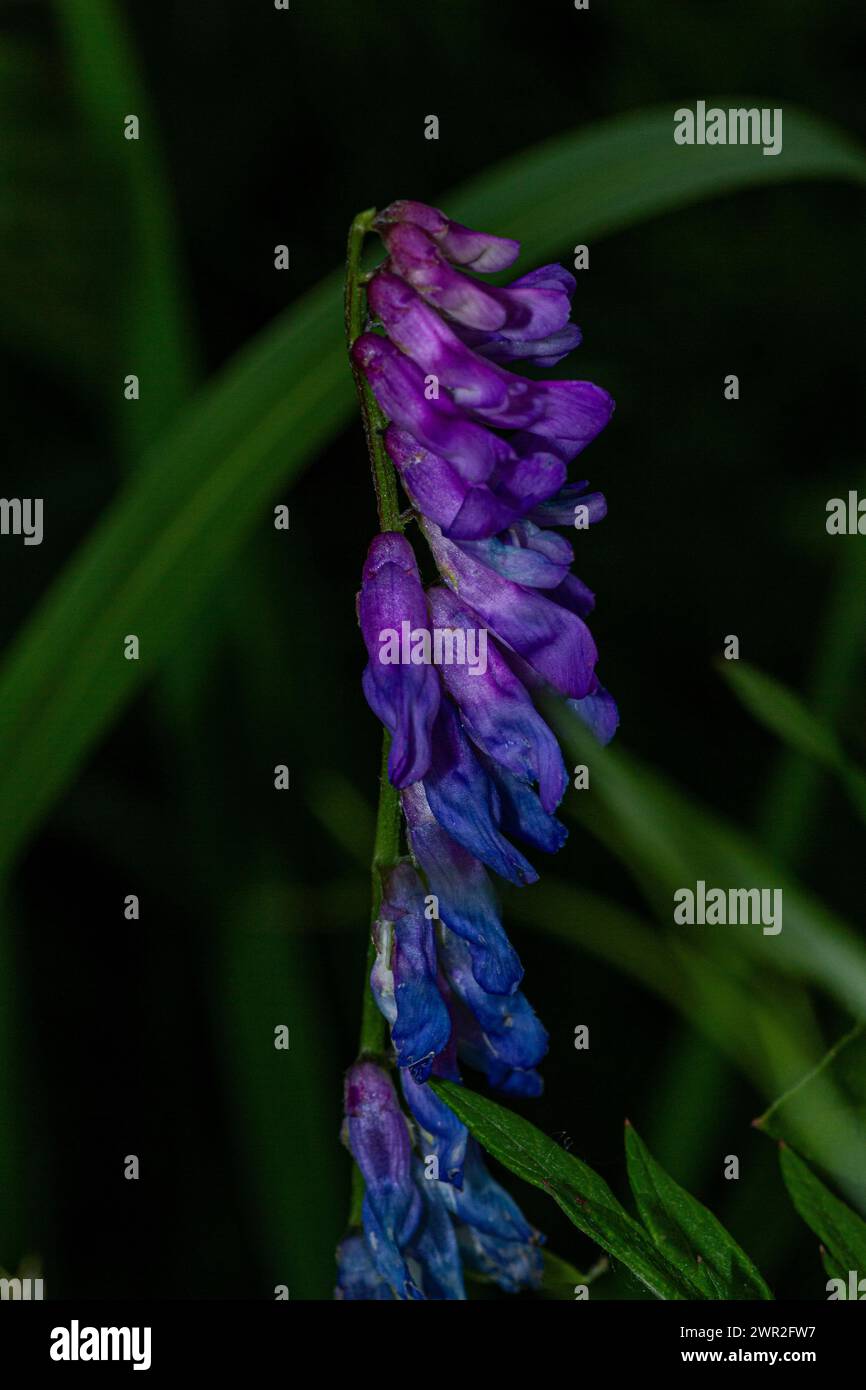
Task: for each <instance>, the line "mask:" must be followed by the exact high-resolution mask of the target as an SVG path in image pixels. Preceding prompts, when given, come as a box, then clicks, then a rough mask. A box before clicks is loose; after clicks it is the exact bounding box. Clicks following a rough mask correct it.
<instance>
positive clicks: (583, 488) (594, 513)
mask: <svg viewBox="0 0 866 1390" xmlns="http://www.w3.org/2000/svg"><path fill="white" fill-rule="evenodd" d="M588 487H589V483H588V482H586V481H585V480H584V481H583V482H580V483H567V484H566V486H565V487H564V488H562V490H561V491H560V492H558V493H557V494H556V495H555V496H554V497H550V498H548V499H547V500H546V501H544V502H541V503H539V505H538V506H537V507H535V508H534V510H533V511H531V512H530V513H529V520H530V521H534V522H536V524H537V525H539V526H572V527H574V528H575V529H576V530H583V529H585V527H586V526H591V525H594V524H595V522H598V521H602V520H603V519H604V518H605V517H606V516H607V502H606V501H605V498H604V494H603V493H601V492H587V488H588ZM579 511H580V516H578V512H579Z"/></svg>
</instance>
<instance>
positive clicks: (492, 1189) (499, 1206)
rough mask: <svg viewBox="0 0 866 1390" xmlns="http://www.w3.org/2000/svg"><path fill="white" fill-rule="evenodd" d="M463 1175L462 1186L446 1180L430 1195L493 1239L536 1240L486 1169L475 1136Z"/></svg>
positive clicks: (469, 1146)
mask: <svg viewBox="0 0 866 1390" xmlns="http://www.w3.org/2000/svg"><path fill="white" fill-rule="evenodd" d="M464 1179H465V1180H464V1184H463V1188H462V1189H458V1188H456V1187H450V1186H449V1185H448V1184H447V1183H438V1184H437V1185H436V1186H435V1188H431V1193H432V1195H433V1196H434V1197H437V1198H439V1200H440V1201H441V1202H443V1204H444V1205H445V1206H446V1207H447V1208H448V1210H449V1211H451V1212H452V1213H453V1214H454V1216H455V1217H456V1218H457V1220H458V1221H461V1222H463V1223H464V1224H465V1225H467V1226H472V1227H473V1228H474V1229H475V1230H476V1231H481V1232H483V1233H484V1234H486V1235H489V1236H493V1238H494V1239H495V1240H504V1241H513V1242H516V1243H518V1244H524V1245H528V1244H535V1243H537V1242H538V1240H539V1239H540V1237H539V1233H538V1232H537V1231H536V1230H535V1229H534V1228H533V1227H532V1226H530V1224H529V1222H528V1221H527V1220H526V1217H525V1216H524V1215H523V1212H522V1211H521V1210H520V1208H519V1206H518V1205H517V1203H516V1202H515V1200H514V1198H513V1197H511V1196H509V1194H508V1193H507V1192H506V1191H505V1188H504V1187H500V1185H499V1183H498V1182H496V1181H495V1180H494V1179H493V1178H492V1177H491V1175H490V1173H489V1172H488V1171H487V1168H486V1166H485V1164H484V1160H483V1158H482V1157H481V1150H480V1149H479V1147H478V1144H477V1142H476V1141H475V1140H474V1139H470V1140H469V1144H468V1146H467V1149H466V1167H465V1169H464Z"/></svg>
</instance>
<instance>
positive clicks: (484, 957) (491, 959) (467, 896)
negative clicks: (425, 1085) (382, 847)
mask: <svg viewBox="0 0 866 1390" xmlns="http://www.w3.org/2000/svg"><path fill="white" fill-rule="evenodd" d="M402 802H403V813H404V815H405V817H406V822H407V825H408V827H409V840H410V844H411V847H412V853H413V854H414V856H415V858H416V859H417V861H418V863H419V864H420V866H421V868H422V870H423V872H424V875H425V877H426V879H427V882H428V884H429V886H430V891H431V893H435V895H436V897H437V898H438V900H439V916H440V919H441V920H442V921H443V922H446V923H447V924H448V926H449V927H450V928H451V930H452V931H453V932H456V933H457V935H458V936H462V937H463V939H464V940H465V941H466V942H467V943H468V945H469V952H470V956H471V959H472V970H473V973H474V975H475V978H476V980H478V982H479V984H480V985H482V986H483V988H484V989H488V990H490V991H491V992H492V993H494V994H510V993H512V992H513V991H514V990H515V989H516V988H517V986H518V985H519V983H520V980H521V977H522V975H523V967H522V966H521V964H520V960H519V959H518V956H517V953H516V951H515V950H514V948H513V947H512V946H511V944H510V942H509V940H508V938H507V936H506V935H505V932H504V930H503V927H502V917H501V914H500V910H499V904H498V903H497V901H496V894H495V893H494V891H493V885H492V883H491V882H490V878H489V876H488V873H487V870H486V869H485V868H484V865H483V864H481V863H479V861H478V860H477V859H476V858H474V857H473V855H471V854H470V853H469V852H468V851H467V850H465V849H464V848H463V846H462V845H460V844H458V843H457V841H456V840H454V839H452V838H451V836H450V835H449V834H447V832H446V831H445V830H443V829H442V826H441V825H440V824H439V822H438V821H437V819H436V817H435V816H434V815H433V812H432V811H431V810H430V807H429V805H428V802H427V798H426V796H425V794H424V787H423V785H422V784H421V783H420V782H418V783H416V785H415V786H413V787H407V788H406V790H405V791H404V792H403V793H402ZM434 1069H435V1068H434Z"/></svg>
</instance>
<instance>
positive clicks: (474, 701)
mask: <svg viewBox="0 0 866 1390" xmlns="http://www.w3.org/2000/svg"><path fill="white" fill-rule="evenodd" d="M427 597H428V601H429V604H430V612H431V615H432V619H433V622H434V623H435V625H436V626H437V627H438V628H455V629H456V628H459V629H462V630H463V631H467V630H469V629H471V628H472V627H473V626H474V625H475V623H476V622H477V619H476V617H475V615H474V614H473V613H472V612H471V611H468V610H467V609H466V608H465V607H464V606H463V605H462V604H461V603H460V600H459V598H458V597H457V596H456V595H455V594H453V593H452V592H451V590H450V589H445V588H442V587H440V586H436V587H434V588H433V589H431V590H430V591H429V592H428V596H427ZM486 659H487V670H486V672H484V673H482V674H476V673H474V672H473V670H472V668H468V667H467V666H465V665H463V666H460V665H445V666H442V667H441V675H442V679H443V682H444V684H445V688H446V690H448V692H449V693H450V695H451V696H452V698H453V699H454V701H455V703H456V704H457V706H458V708H459V710H460V715H461V718H462V720H463V726H464V728H465V730H466V732H467V733H468V735H469V737H470V738H471V739H472V741H473V743H475V744H476V746H477V747H478V748H480V749H482V751H483V752H485V753H486V754H488V755H489V757H490V758H491V759H493V760H494V761H495V762H497V763H499V764H501V765H502V766H503V767H504V768H507V769H508V770H509V771H510V772H511V773H513V774H514V776H515V777H518V778H522V779H523V780H524V781H525V782H537V783H538V786H539V795H540V798H541V803H542V806H543V807H544V809H545V811H548V812H551V811H553V810H555V809H556V807H557V806H558V805H559V803H560V801H561V800H562V797H563V794H564V792H565V788H566V786H567V784H568V774H567V772H566V769H565V763H564V762H563V759H562V753H561V752H560V748H559V744H558V743H557V740H556V738H555V736H554V734H553V733H552V731H551V730H550V729H549V728H548V726H547V724H545V722H544V720H543V719H542V717H541V715H540V714H539V713H538V711H537V709H536V708H535V706H534V704H533V703H532V700H531V698H530V696H529V695H528V693H527V691H526V688H525V686H524V685H522V683H521V682H520V680H518V678H517V676H515V674H514V673H513V671H512V670H511V668H510V667H509V665H508V663H507V661H506V660H505V658H504V657H503V656H502V654H501V652H500V651H499V649H498V647H497V646H496V644H495V642H492V641H490V642H488V643H487V648H486Z"/></svg>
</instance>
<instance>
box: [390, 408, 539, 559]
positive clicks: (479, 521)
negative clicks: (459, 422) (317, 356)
mask: <svg viewBox="0 0 866 1390" xmlns="http://www.w3.org/2000/svg"><path fill="white" fill-rule="evenodd" d="M385 447H386V448H387V450H388V453H389V455H390V456H391V458H392V460H393V461H394V463H395V464H396V466H397V470H398V472H399V474H400V478H401V480H402V483H403V486H404V487H405V489H406V492H407V493H408V495H409V497H410V499H411V500H412V502H413V504H414V505H415V507H416V508H417V509H418V511H419V512H421V513H422V514H423V515H424V516H427V517H429V518H430V520H431V521H434V522H436V524H437V525H438V526H440V527H441V528H442V531H443V533H444V534H445V535H447V536H451V537H453V538H455V539H462V538H466V539H468V540H476V539H479V538H484V537H486V536H492V535H494V534H495V533H496V532H498V531H502V530H504V529H505V528H506V527H507V526H510V525H511V524H512V523H513V522H516V521H517V520H519V519H520V518H521V517H523V516H525V515H526V513H527V511H529V510H530V509H531V508H533V507H535V506H536V505H538V504H539V503H541V502H543V501H544V500H545V499H546V498H548V497H551V496H553V495H554V494H555V493H556V492H557V490H558V489H559V488H560V487H561V485H562V480H563V478H564V477H565V464H564V462H563V461H562V459H560V458H557V457H556V456H555V455H554V454H552V453H550V452H549V451H544V450H542V451H540V452H539V451H535V452H532V453H530V454H528V455H525V456H519V455H517V454H514V456H513V457H511V458H508V459H506V460H505V461H504V462H503V463H500V464H499V465H497V468H496V469H495V471H494V473H492V474H491V476H490V479H489V482H487V483H472V482H468V481H467V480H466V479H465V478H464V477H463V476H462V474H461V473H460V472H459V470H458V469H457V468H455V466H454V465H453V464H451V463H449V462H448V460H447V459H444V458H441V457H440V456H439V455H438V454H434V453H432V452H431V451H430V450H429V449H425V448H424V446H423V445H421V444H419V443H418V441H417V439H415V438H414V436H413V435H411V434H410V433H409V432H408V431H407V430H401V429H399V428H398V427H396V426H394V425H390V426H389V427H388V429H387V431H386V432H385Z"/></svg>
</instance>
